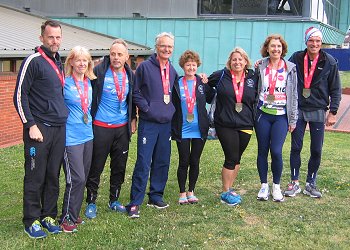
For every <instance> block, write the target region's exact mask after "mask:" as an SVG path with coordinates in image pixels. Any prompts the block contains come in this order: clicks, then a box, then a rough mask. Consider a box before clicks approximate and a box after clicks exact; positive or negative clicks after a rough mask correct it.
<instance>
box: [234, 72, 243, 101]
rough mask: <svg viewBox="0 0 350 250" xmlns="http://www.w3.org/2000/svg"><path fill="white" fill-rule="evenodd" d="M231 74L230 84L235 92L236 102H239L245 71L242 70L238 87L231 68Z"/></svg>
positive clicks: (241, 95)
mask: <svg viewBox="0 0 350 250" xmlns="http://www.w3.org/2000/svg"><path fill="white" fill-rule="evenodd" d="M231 76H232V86H233V89H234V91H235V94H236V102H237V103H241V102H242V97H243V89H244V78H245V73H244V71H243V72H242V75H241V79H240V81H239V88H238V84H237V81H236V76H235V74H234V73H233V71H232V70H231Z"/></svg>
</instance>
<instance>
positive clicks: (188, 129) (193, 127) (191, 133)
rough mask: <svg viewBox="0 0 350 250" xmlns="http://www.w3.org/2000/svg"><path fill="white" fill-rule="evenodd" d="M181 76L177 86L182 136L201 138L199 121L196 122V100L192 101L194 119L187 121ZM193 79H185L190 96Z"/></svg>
mask: <svg viewBox="0 0 350 250" xmlns="http://www.w3.org/2000/svg"><path fill="white" fill-rule="evenodd" d="M182 79H183V78H180V79H179V87H180V96H181V109H182V119H183V122H182V138H183V139H188V138H201V133H200V131H199V123H198V112H197V102H195V103H194V109H193V114H194V119H193V121H192V122H188V121H187V113H188V110H187V103H186V96H185V90H184V86H183V82H182ZM193 84H194V80H187V85H188V92H189V94H190V97H192V89H193Z"/></svg>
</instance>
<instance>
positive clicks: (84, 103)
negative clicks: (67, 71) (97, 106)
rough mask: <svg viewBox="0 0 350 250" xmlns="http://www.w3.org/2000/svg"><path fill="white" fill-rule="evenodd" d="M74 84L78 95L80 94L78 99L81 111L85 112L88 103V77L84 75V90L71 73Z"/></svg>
mask: <svg viewBox="0 0 350 250" xmlns="http://www.w3.org/2000/svg"><path fill="white" fill-rule="evenodd" d="M72 77H73V80H74V83H75V86H76V87H77V90H78V93H79V96H80V101H81V109H82V110H83V113H84V114H86V113H87V111H88V104H89V97H88V95H89V94H88V93H89V86H88V79H87V77H86V76H85V77H84V92H83V91H82V90H81V88H80V84H79V81H78V80H77V79H76V78H75V76H74V75H73V74H72Z"/></svg>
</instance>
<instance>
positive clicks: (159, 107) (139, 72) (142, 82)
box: [133, 54, 178, 123]
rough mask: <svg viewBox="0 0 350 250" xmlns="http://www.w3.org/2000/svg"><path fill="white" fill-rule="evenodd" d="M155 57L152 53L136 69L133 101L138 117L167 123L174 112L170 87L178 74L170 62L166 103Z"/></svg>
mask: <svg viewBox="0 0 350 250" xmlns="http://www.w3.org/2000/svg"><path fill="white" fill-rule="evenodd" d="M156 57H157V55H156V54H153V55H152V56H150V57H149V58H148V59H147V60H146V61H144V62H142V63H141V64H140V66H139V67H138V68H137V69H136V72H135V86H134V93H133V101H134V103H135V104H136V106H137V107H138V108H139V117H140V119H143V120H146V121H150V122H158V123H167V122H171V119H172V117H173V114H174V112H175V108H174V105H173V103H172V101H171V99H172V97H171V95H172V88H173V86H174V83H175V82H176V81H177V78H178V76H177V73H176V71H175V69H174V67H173V66H172V65H171V64H170V67H169V71H170V72H169V85H170V86H169V95H170V103H168V104H166V103H165V102H164V90H163V83H162V77H161V73H160V65H159V61H158V60H157V58H156ZM169 63H170V61H169Z"/></svg>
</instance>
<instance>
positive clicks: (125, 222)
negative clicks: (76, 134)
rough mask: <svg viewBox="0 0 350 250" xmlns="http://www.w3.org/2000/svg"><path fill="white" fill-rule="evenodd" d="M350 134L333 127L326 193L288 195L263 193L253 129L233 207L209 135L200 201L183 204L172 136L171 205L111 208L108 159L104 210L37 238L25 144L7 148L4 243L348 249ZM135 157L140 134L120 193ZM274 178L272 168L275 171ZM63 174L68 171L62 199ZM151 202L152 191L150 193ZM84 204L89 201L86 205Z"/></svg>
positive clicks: (0, 156) (2, 161)
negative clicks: (26, 217) (27, 223)
mask: <svg viewBox="0 0 350 250" xmlns="http://www.w3.org/2000/svg"><path fill="white" fill-rule="evenodd" d="M349 141H350V135H349V134H340V133H329V132H327V133H326V136H325V143H324V151H323V158H322V163H321V168H320V171H319V176H318V186H319V187H320V189H321V190H322V192H323V194H324V197H323V198H321V199H312V198H309V197H307V196H304V195H303V194H300V195H299V196H297V197H295V198H286V201H285V202H283V203H275V202H272V201H271V200H269V201H266V202H261V201H257V200H256V195H257V193H258V190H259V187H260V183H259V177H258V173H257V170H256V154H257V145H256V139H255V137H254V136H253V137H252V139H251V142H250V145H249V146H248V148H247V150H246V152H245V153H244V155H243V159H242V161H241V170H240V173H239V175H238V178H237V181H236V183H235V185H234V186H235V188H236V189H237V192H238V193H240V194H241V195H242V198H243V203H242V205H241V206H239V207H235V208H230V207H228V206H225V205H223V204H221V203H220V201H219V194H220V190H221V180H220V178H221V177H220V172H221V166H222V163H223V153H222V150H221V147H220V144H219V142H218V141H208V142H207V144H206V146H205V150H204V152H203V156H202V159H201V166H200V168H201V173H200V176H199V180H198V183H197V188H196V195H197V196H198V197H199V198H200V203H199V204H196V205H184V206H180V205H178V204H177V199H178V184H177V179H176V169H177V160H178V155H177V149H176V144H175V143H173V148H172V157H171V168H170V173H169V181H168V184H167V187H166V190H165V195H164V199H165V201H167V202H169V203H170V207H169V208H168V209H166V210H164V211H158V210H155V209H153V208H148V207H146V206H145V204H143V205H142V207H141V217H140V218H139V219H129V218H128V217H127V216H126V215H125V214H119V213H116V212H110V211H109V210H108V209H107V202H108V188H109V167H108V163H107V164H106V166H107V167H106V168H105V171H104V173H103V175H102V180H101V185H100V187H101V188H100V192H99V194H100V196H99V198H98V201H97V206H98V217H97V218H96V219H94V220H87V219H85V221H86V223H85V225H81V226H79V228H78V229H79V232H78V233H76V234H65V233H62V234H60V235H55V236H53V235H49V237H48V238H46V239H44V240H32V239H29V238H28V236H27V235H25V234H24V232H23V225H22V222H21V219H22V189H23V172H24V171H23V149H22V148H23V146H22V145H19V146H15V147H10V148H6V149H0V167H1V172H0V177H1V189H0V197H1V203H0V242H1V247H2V249H29V248H40V249H349V245H350V217H349V204H350V196H349V191H350V168H349V165H350V164H349V162H350V154H349V144H348V142H349ZM289 147H290V136H288V137H287V140H286V143H285V147H284V154H283V157H284V164H285V169H284V172H283V176H282V186H283V187H285V186H286V185H287V183H288V181H289ZM308 149H309V134H308V133H306V135H305V143H304V150H303V153H302V169H301V180H300V181H301V184H302V186H303V185H304V184H305V174H306V168H307V157H308V155H309V152H308ZM135 160H136V137H134V138H133V141H132V143H131V146H130V154H129V162H128V167H127V175H126V178H125V183H124V185H123V190H122V194H121V198H120V201H121V202H122V203H124V204H125V203H127V202H128V197H129V191H130V184H131V175H132V171H133V166H134V163H135ZM269 177H270V179H271V174H270V173H269ZM63 189H64V174H63V171H62V174H61V195H60V200H59V203H58V204H59V208H60V207H61V204H62V192H63ZM145 202H147V197H146V198H145ZM84 209H85V204H83V207H82V210H84ZM83 217H84V216H83Z"/></svg>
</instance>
